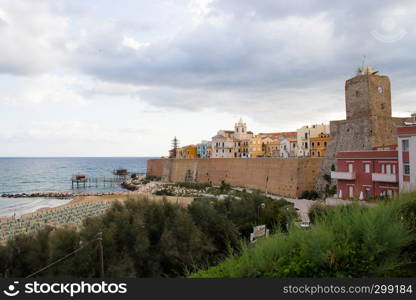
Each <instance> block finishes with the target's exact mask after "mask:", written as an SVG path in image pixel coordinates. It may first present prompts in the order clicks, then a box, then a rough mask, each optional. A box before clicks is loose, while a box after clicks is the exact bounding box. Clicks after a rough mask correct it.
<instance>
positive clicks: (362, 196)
mask: <svg viewBox="0 0 416 300" xmlns="http://www.w3.org/2000/svg"><path fill="white" fill-rule="evenodd" d="M359 199H360V200H363V199H364V193H363V191H361V192H360V197H359Z"/></svg>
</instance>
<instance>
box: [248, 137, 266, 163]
mask: <svg viewBox="0 0 416 300" xmlns="http://www.w3.org/2000/svg"><path fill="white" fill-rule="evenodd" d="M262 140H263V139H262V137H261V136H260V135H256V136H255V137H253V138H252V139H251V140H250V142H249V146H248V151H249V155H250V157H252V158H255V157H259V156H263V155H264V152H263V143H262Z"/></svg>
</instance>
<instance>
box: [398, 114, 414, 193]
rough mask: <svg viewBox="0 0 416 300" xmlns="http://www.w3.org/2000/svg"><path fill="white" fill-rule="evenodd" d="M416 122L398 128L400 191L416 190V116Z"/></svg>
mask: <svg viewBox="0 0 416 300" xmlns="http://www.w3.org/2000/svg"><path fill="white" fill-rule="evenodd" d="M412 117H413V118H414V121H415V123H413V124H412V123H410V124H407V126H403V127H399V128H398V129H397V138H398V141H397V148H398V161H399V162H398V165H399V187H400V191H403V192H409V191H415V190H416V116H413V115H412Z"/></svg>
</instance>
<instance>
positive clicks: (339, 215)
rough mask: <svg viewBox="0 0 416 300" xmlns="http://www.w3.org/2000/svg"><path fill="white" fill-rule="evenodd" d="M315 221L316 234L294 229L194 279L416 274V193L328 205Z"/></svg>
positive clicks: (274, 236)
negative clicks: (375, 201)
mask: <svg viewBox="0 0 416 300" xmlns="http://www.w3.org/2000/svg"><path fill="white" fill-rule="evenodd" d="M314 222H315V224H314V226H313V228H312V229H311V230H305V229H302V228H299V227H296V226H292V227H291V228H290V229H289V231H288V233H287V234H284V233H280V232H279V233H277V234H274V235H272V236H270V237H269V238H267V239H264V240H262V241H259V242H258V245H256V247H255V248H248V247H245V248H244V249H243V251H242V254H241V255H240V256H230V257H228V258H227V259H226V260H225V261H224V262H222V263H221V264H219V265H217V266H214V267H211V268H209V269H207V270H203V271H199V272H196V273H194V274H192V275H191V276H190V277H194V278H207V277H208V278H212V277H391V276H416V273H415V270H412V269H411V268H410V269H409V267H408V266H411V265H414V260H415V257H414V256H415V255H414V252H415V251H414V250H415V249H414V245H415V241H416V193H411V194H404V195H403V196H402V197H401V198H400V199H394V200H390V201H383V202H380V203H379V204H378V205H377V206H375V207H363V206H360V205H359V204H357V203H353V204H351V205H348V206H345V207H344V206H338V207H326V208H325V209H324V212H323V213H321V214H319V215H317V216H316V217H315V220H314ZM412 245H413V246H412ZM412 253H413V254H412ZM409 270H410V271H409Z"/></svg>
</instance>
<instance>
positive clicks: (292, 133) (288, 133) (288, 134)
mask: <svg viewBox="0 0 416 300" xmlns="http://www.w3.org/2000/svg"><path fill="white" fill-rule="evenodd" d="M296 134H297V133H296V131H287V132H269V133H259V135H278V136H280V135H285V136H292V135H296Z"/></svg>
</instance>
